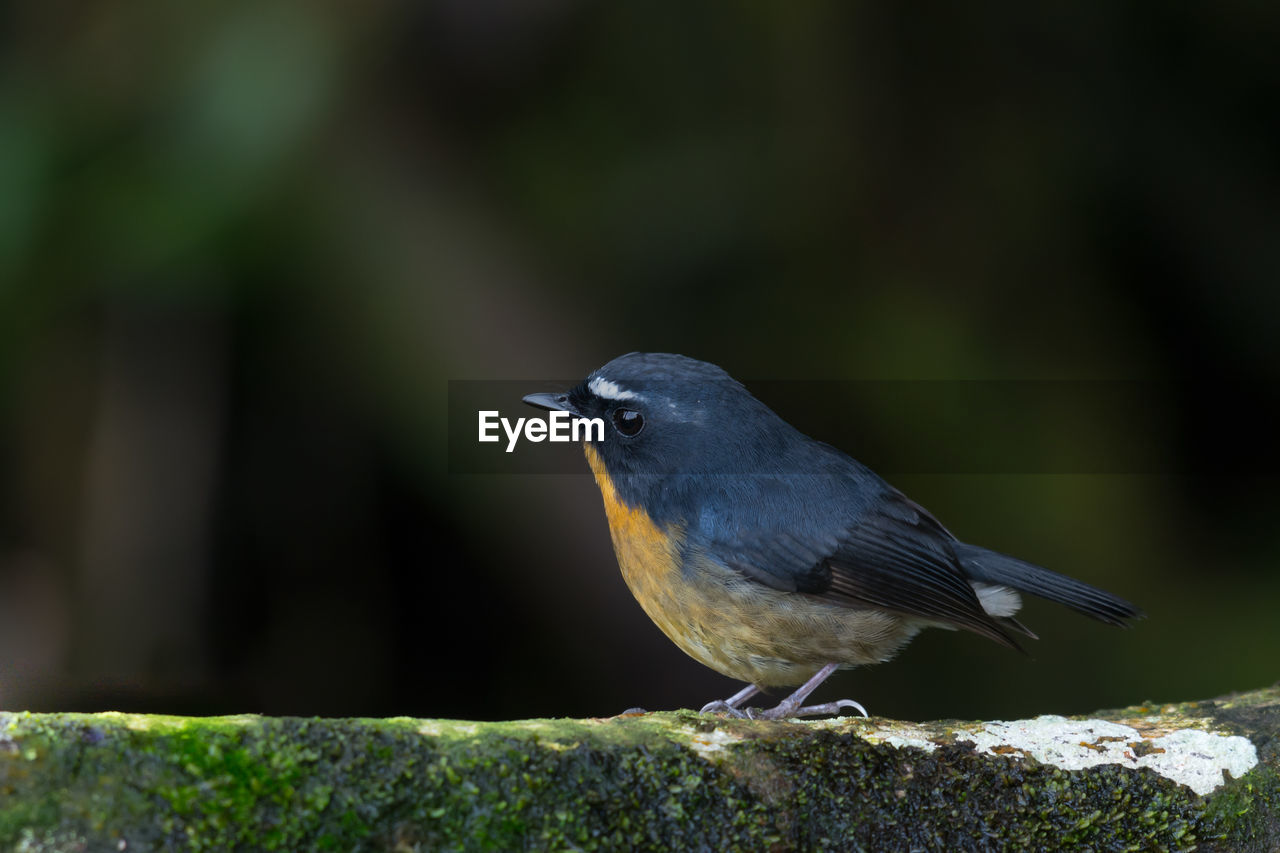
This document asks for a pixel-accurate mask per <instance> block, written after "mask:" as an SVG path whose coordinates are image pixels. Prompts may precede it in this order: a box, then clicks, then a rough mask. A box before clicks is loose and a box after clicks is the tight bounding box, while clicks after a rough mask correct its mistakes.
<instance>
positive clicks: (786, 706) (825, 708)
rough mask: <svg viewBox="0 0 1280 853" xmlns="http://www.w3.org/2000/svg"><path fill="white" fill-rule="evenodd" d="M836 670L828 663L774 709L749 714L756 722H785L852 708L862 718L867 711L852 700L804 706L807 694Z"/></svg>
mask: <svg viewBox="0 0 1280 853" xmlns="http://www.w3.org/2000/svg"><path fill="white" fill-rule="evenodd" d="M836 669H838V665H837V664H834V663H829V664H827V665H826V666H824V667H823V668H822V669H820V670H818V671H817V673H815V674H814V676H813V678H810V679H809V680H808V681H806V682H805V683H804V684H801V685H800V686H799V687H797V688H796V691H795V692H794V693H792V694H791V695H790V696H788V697H787V698H786V699H783V700H782V701H781V702H779V703H778V704H777V706H776V707H773V708H770V709H768V710H767V711H760V712H758V713H751V712H748V713H750V715H751V716H752V717H753V718H755V719H757V720H785V719H787V718H788V717H816V716H818V715H820V714H839V713H840V711H841V710H842V709H844V708H853V709H855V710H857V711H859V712H860V713H861V714H862V716H864V717H865V716H867V709H866V708H864V707H862V706H861V705H860V704H858V703H857V702H855V701H853V700H852V699H839V700H837V701H835V702H826V703H824V704H822V705H807V706H806V705H805V704H804V700H805V699H808V698H809V694H810V693H812V692H813V691H815V690H817V689H818V685H819V684H821V683H822V682H824V681H826V680H827V678H828V676H830V675H831V673H833V672H835V671H836Z"/></svg>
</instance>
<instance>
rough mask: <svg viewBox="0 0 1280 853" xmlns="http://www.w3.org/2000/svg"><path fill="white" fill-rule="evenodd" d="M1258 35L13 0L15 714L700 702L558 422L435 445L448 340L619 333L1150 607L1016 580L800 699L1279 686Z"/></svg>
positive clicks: (461, 0)
mask: <svg viewBox="0 0 1280 853" xmlns="http://www.w3.org/2000/svg"><path fill="white" fill-rule="evenodd" d="M1278 37H1280V6H1277V5H1275V4H1266V3H1226V4H1217V5H1203V4H1200V5H1194V4H1182V3H1168V4H1149V3H1127V2H1119V3H1108V4H1092V5H1088V6H1085V7H1079V6H1076V5H1073V4H1066V5H1058V6H1051V7H1045V6H1040V5H1034V4H1033V5H1023V4H1003V5H1002V4H997V5H994V6H981V7H977V6H972V5H950V6H949V5H946V4H926V5H925V6H910V7H907V6H903V7H898V6H891V5H883V4H854V3H839V2H825V3H804V4H742V5H724V6H699V5H687V4H686V5H680V6H677V5H675V4H610V3H598V4H597V3H582V2H573V0H539V2H511V0H450V2H436V3H426V4H418V3H402V2H395V0H379V2H372V3H338V2H323V1H322V2H316V3H306V4H304V3H301V2H298V3H292V4H291V3H282V2H266V3H258V4H238V3H230V4H225V3H224V4H218V3H199V4H179V5H175V4H168V3H158V2H151V1H150V0H143V2H121V0H104V2H97V3H66V2H36V0H17V2H13V3H9V4H7V5H6V6H5V7H4V9H3V11H0V707H4V708H7V709H32V710H74V709H88V710H100V709H120V710H139V711H159V712H174V713H226V712H243V711H258V712H264V713H272V714H307V715H310V714H324V715H387V714H412V715H419V716H458V717H469V718H480V719H496V718H506V717H524V716H555V715H575V716H581V715H606V714H612V713H616V712H618V711H621V710H622V709H624V708H626V707H629V706H632V705H637V704H639V705H644V706H646V707H649V708H670V707H677V706H684V707H688V706H693V707H697V706H700V705H701V704H702V703H704V702H706V701H707V700H709V699H712V698H716V697H721V696H726V695H728V694H729V693H731V692H733V691H734V690H736V689H737V686H738V685H736V684H734V683H732V682H730V681H728V680H727V679H724V678H721V677H720V676H718V675H716V674H714V673H712V672H710V671H709V670H706V669H703V668H702V667H701V666H699V665H698V664H696V663H694V662H693V661H692V660H689V659H687V658H685V657H684V655H683V654H682V653H681V652H680V651H679V650H677V649H676V648H675V647H674V646H673V645H671V644H670V643H669V642H668V641H667V640H666V639H665V638H664V637H662V635H661V634H660V633H659V632H658V630H657V629H656V628H655V627H654V626H653V625H652V624H651V623H650V622H649V621H648V619H647V618H646V617H645V616H644V614H643V613H642V612H641V611H640V609H639V607H638V606H637V605H636V604H635V603H634V601H633V600H632V599H631V597H630V594H629V593H628V592H627V590H626V589H625V587H624V585H623V583H622V580H621V578H620V576H619V574H618V570H617V566H616V563H615V561H614V557H613V554H612V550H611V546H610V543H609V538H608V533H607V530H606V527H605V522H604V517H603V512H602V510H601V507H600V499H599V495H598V493H597V491H596V488H595V485H594V484H593V483H592V481H591V479H590V477H589V476H588V475H587V473H586V466H585V463H583V462H581V460H580V459H579V457H580V453H579V451H578V450H577V449H576V448H573V447H570V446H563V445H560V446H556V447H546V446H543V447H542V448H541V449H540V451H539V452H554V453H560V454H564V459H565V460H567V461H565V462H564V463H563V465H564V468H563V470H565V471H571V472H576V473H566V474H559V475H557V474H544V475H533V474H527V473H520V472H519V471H518V470H517V469H516V468H515V467H513V469H512V471H511V472H508V473H487V474H481V473H467V472H466V470H465V466H461V467H462V468H463V469H464V470H459V467H460V466H456V465H454V466H451V464H450V460H451V450H450V443H449V439H448V435H447V429H446V423H447V421H448V412H447V408H448V402H449V399H450V396H449V387H450V385H449V381H450V380H498V379H501V380H528V382H527V386H528V387H527V388H526V390H527V391H537V390H549V389H546V388H545V387H544V386H545V383H546V382H547V381H550V380H559V381H566V382H567V381H571V380H574V379H578V378H580V377H582V376H583V375H585V374H586V373H587V372H588V371H589V370H591V369H592V368H594V367H596V366H598V365H600V364H602V363H604V362H605V361H607V360H608V359H610V358H612V357H614V356H616V355H618V354H621V353H623V352H627V351H630V350H637V349H639V350H668V351H675V352H683V353H686V354H688V355H692V356H696V357H700V358H704V359H708V360H711V361H714V362H716V363H718V364H721V365H722V366H724V367H725V368H727V369H728V370H729V371H730V372H731V373H733V374H734V375H735V376H737V377H738V378H740V379H743V380H746V381H748V382H749V383H751V382H752V381H753V380H756V381H759V382H762V383H764V385H763V386H762V388H763V389H765V390H762V391H761V394H762V396H764V397H765V399H766V401H767V402H770V403H771V404H772V405H774V406H775V407H776V408H777V409H778V410H779V411H780V412H781V413H782V414H783V416H784V417H786V418H787V419H789V420H791V421H792V422H793V423H795V424H796V425H797V426H799V427H801V428H802V429H805V430H806V431H809V432H811V433H813V434H814V435H815V436H817V437H819V438H822V439H824V440H827V441H829V442H831V443H834V444H836V445H838V446H840V447H842V448H844V449H846V450H848V451H850V452H851V453H853V454H854V455H856V456H862V457H863V458H865V459H866V461H868V462H869V463H872V464H876V465H880V466H883V467H881V473H882V474H884V475H885V476H886V477H887V478H888V479H890V480H891V481H892V482H893V483H895V484H896V485H898V486H899V487H901V488H902V489H904V490H905V491H907V492H908V494H910V495H912V496H913V497H914V498H916V499H917V500H919V501H920V502H921V503H923V504H924V505H926V506H928V507H929V508H930V509H932V510H933V511H934V512H935V513H936V514H937V515H938V516H939V517H940V518H941V519H942V520H943V522H944V523H946V524H947V525H948V526H949V527H951V529H952V530H954V531H955V532H956V533H957V534H959V535H960V536H962V537H963V538H965V539H968V540H970V541H974V542H978V543H981V544H984V545H987V546H990V547H994V548H997V549H1000V550H1004V551H1009V552H1012V553H1015V554H1018V555H1020V556H1022V557H1025V558H1027V559H1031V560H1035V561H1037V562H1041V563H1044V564H1046V565H1049V566H1051V567H1054V568H1057V569H1060V570H1062V571H1066V572H1068V573H1070V574H1073V575H1075V576H1077V577H1080V578H1082V579H1085V580H1088V581H1091V582H1094V583H1097V584H1100V585H1103V586H1106V587H1108V588H1109V589H1112V590H1114V591H1116V592H1118V593H1120V594H1122V595H1125V596H1128V597H1130V598H1132V599H1134V600H1135V601H1137V602H1139V603H1140V604H1142V605H1143V606H1144V607H1145V608H1146V609H1147V610H1148V612H1149V614H1150V618H1149V619H1147V620H1146V621H1145V622H1143V623H1141V624H1140V625H1139V626H1138V627H1137V629H1136V630H1133V631H1127V632H1121V631H1115V630H1110V629H1107V628H1105V627H1102V626H1098V625H1095V624H1093V623H1090V622H1088V621H1087V620H1084V619H1081V618H1079V617H1076V616H1074V615H1073V614H1070V613H1068V612H1065V611H1062V610H1060V609H1058V608H1055V607H1053V606H1050V605H1047V604H1038V603H1035V602H1032V603H1030V604H1029V606H1028V609H1027V610H1026V611H1024V616H1025V620H1024V621H1026V622H1027V624H1029V625H1031V626H1032V627H1033V628H1035V629H1036V631H1037V632H1038V633H1039V634H1040V635H1041V637H1042V638H1043V639H1042V640H1041V641H1040V642H1038V643H1035V644H1034V645H1033V647H1032V649H1031V652H1032V656H1031V657H1023V656H1019V655H1016V654H1012V653H1010V652H1008V651H1006V650H1004V649H1001V648H999V647H997V646H995V645H994V644H992V643H989V642H987V641H984V640H982V639H981V638H978V637H975V636H972V635H968V634H955V633H948V632H941V631H933V632H928V633H926V634H924V635H922V636H921V637H920V638H919V639H917V640H916V642H915V643H914V644H913V645H912V646H911V647H910V648H909V649H908V650H907V651H906V652H905V653H904V654H902V655H901V657H900V658H899V659H898V660H897V661H896V662H894V663H892V664H890V665H887V666H883V667H875V668H870V669H867V670H863V671H858V672H855V673H852V674H847V675H843V676H841V677H839V678H838V679H836V680H835V681H833V683H832V685H831V686H829V687H826V688H824V690H823V693H822V694H820V695H823V696H829V697H830V698H835V697H836V696H837V695H847V696H850V697H853V698H857V699H859V700H861V701H862V702H863V703H864V704H866V705H867V706H868V707H869V708H870V709H872V711H874V712H876V713H880V714H886V715H898V716H903V717H907V718H915V719H924V718H930V717H935V716H954V717H1005V718H1009V717H1014V716H1020V715H1028V714H1035V713H1045V712H1054V713H1071V712H1086V711H1089V710H1092V709H1094V708H1098V707H1105V706H1114V705H1120V704H1128V703H1132V702H1139V701H1142V700H1148V699H1149V700H1155V701H1162V700H1178V699H1188V698H1201V697H1207V696H1210V695H1215V694H1219V693H1222V692H1226V691H1230V690H1233V689H1244V688H1251V687H1257V686H1260V685H1263V684H1268V683H1271V682H1272V681H1274V680H1275V679H1276V678H1277V668H1276V665H1275V661H1276V660H1277V659H1278V658H1280V636H1278V632H1277V624H1278V622H1280V620H1277V618H1276V611H1277V607H1278V606H1280V574H1278V573H1277V567H1278V566H1280V532H1278V531H1277V529H1276V527H1277V524H1276V519H1277V511H1278V510H1280V499H1278V498H1277V487H1278V486H1280V482H1278V478H1277V476H1276V475H1277V465H1276V450H1275V448H1274V447H1273V444H1274V442H1275V440H1276V433H1275V430H1274V426H1275V421H1274V419H1273V418H1272V411H1273V407H1274V405H1275V404H1276V402H1277V385H1276V380H1277V377H1278V375H1280V322H1278V321H1277V310H1278V309H1280V286H1278V285H1280V206H1278V200H1280V169H1278V158H1277V152H1278V151H1280V103H1277V101H1278V100H1280V98H1278V97H1277V93H1280V63H1277V62H1276V61H1275V57H1276V55H1277V50H1278V48H1280V38H1278ZM801 379H803V380H814V379H821V380H887V381H890V382H888V383H887V384H881V383H879V382H877V383H871V384H865V385H864V384H863V383H859V382H851V383H843V384H842V383H819V384H818V385H815V386H812V387H818V388H827V389H830V388H848V389H849V392H850V396H852V397H854V399H829V398H830V397H833V396H841V395H832V394H812V395H807V394H806V393H805V392H804V388H805V387H810V386H805V385H803V384H802V383H787V382H785V381H784V380H801ZM923 379H928V380H938V381H937V382H934V383H931V384H930V385H928V386H919V385H916V384H914V380H923ZM950 380H1036V383H1034V388H1036V389H1038V390H1037V391H1036V393H1035V394H1034V395H1032V396H1031V397H1027V396H1026V395H1020V392H1019V391H1018V389H1020V388H1025V387H1027V386H1025V385H1022V384H1019V383H1016V382H1014V383H1008V382H995V383H992V384H990V385H982V386H980V387H982V388H988V389H990V390H989V392H987V396H988V397H990V398H991V399H992V401H993V402H992V407H993V408H991V409H988V408H987V407H985V406H984V407H975V406H972V405H966V404H965V402H964V401H966V400H971V399H972V397H971V396H970V395H966V394H953V393H949V392H948V390H947V389H949V388H951V389H954V388H959V387H961V385H963V384H964V383H953V382H950ZM1049 380H1054V381H1056V380H1071V381H1070V382H1066V383H1064V384H1063V386H1062V387H1064V388H1068V389H1075V390H1069V392H1067V393H1064V394H1063V395H1062V396H1060V397H1059V396H1055V392H1054V391H1053V390H1052V389H1053V388H1054V387H1056V386H1054V385H1053V384H1052V383H1051V382H1049ZM1111 380H1139V381H1138V382H1128V383H1125V382H1121V383H1120V384H1118V385H1114V386H1107V387H1111V388H1113V389H1114V388H1120V389H1122V392H1123V389H1126V388H1132V389H1138V390H1137V391H1135V396H1134V398H1133V399H1129V398H1128V397H1127V395H1126V393H1120V394H1119V397H1120V403H1119V404H1117V403H1116V399H1115V398H1116V396H1117V395H1116V394H1115V393H1112V392H1107V393H1102V394H1098V393H1094V391H1093V390H1090V389H1095V390H1096V388H1099V387H1103V384H1102V383H1105V382H1109V381H1111ZM894 383H897V384H894ZM518 384H519V383H518ZM922 387H927V388H933V389H939V390H938V394H937V400H936V405H935V403H934V401H933V396H932V394H920V393H918V392H914V393H909V394H908V395H907V397H908V398H909V399H910V402H911V405H910V406H909V407H907V408H906V409H903V408H902V407H900V406H897V405H895V403H894V401H895V399H898V398H897V397H895V394H894V393H869V394H868V395H866V396H863V395H860V394H859V393H858V389H859V388H866V389H879V390H880V391H884V389H886V388H889V389H893V388H898V389H899V390H901V389H904V388H905V389H911V388H915V389H919V388H922ZM1081 388H1084V389H1085V390H1084V391H1083V392H1082V391H1080V390H1079V389H1081ZM768 389H772V391H768V393H766V391H767V390H768ZM1010 389H1012V390H1010ZM859 398H860V399H859ZM1028 399H1032V400H1041V401H1044V402H1043V405H1030V406H1029V405H1028V404H1027V403H1026V401H1027V400H1028ZM1125 400H1128V404H1125ZM1134 400H1136V401H1137V403H1136V404H1135V403H1134ZM1098 401H1102V402H1098ZM1108 401H1109V402H1108ZM504 409H506V411H504V414H509V415H511V416H517V415H523V414H527V412H523V411H521V410H520V409H521V407H520V405H519V403H518V398H516V397H513V399H511V400H510V401H509V402H508V403H506V404H505V405H504ZM1010 419H1011V420H1010ZM1011 422H1012V423H1015V424H1016V427H1017V428H1016V429H1010V428H1008V425H1009V423H1011ZM996 425H999V426H1001V428H1000V429H993V427H994V426H996ZM1063 442H1067V443H1069V444H1070V447H1071V448H1072V450H1071V453H1069V454H1067V455H1066V456H1063V455H1062V454H1061V453H1059V452H1057V450H1055V448H1059V447H1060V446H1061V445H1062V444H1063ZM975 454H976V455H975ZM1006 454H1007V455H1006ZM1135 455H1136V456H1137V457H1139V458H1140V460H1139V461H1137V462H1135V461H1134V459H1133V457H1134V456H1135ZM952 458H959V459H964V460H972V459H975V458H977V459H984V460H988V461H989V463H990V465H989V467H983V465H976V466H975V465H972V464H969V465H966V464H951V463H950V462H949V460H951V459H952ZM1006 458H1007V459H1013V460H1017V461H1016V462H1015V463H1012V464H1002V463H1001V460H1003V459H1006ZM1064 460H1065V461H1064ZM984 464H985V463H984Z"/></svg>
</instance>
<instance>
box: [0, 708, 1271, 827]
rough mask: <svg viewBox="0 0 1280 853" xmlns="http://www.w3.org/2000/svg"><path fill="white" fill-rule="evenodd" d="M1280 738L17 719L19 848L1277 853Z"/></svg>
mask: <svg viewBox="0 0 1280 853" xmlns="http://www.w3.org/2000/svg"><path fill="white" fill-rule="evenodd" d="M1277 732H1280V689H1278V688H1271V689H1267V690H1260V691H1255V692H1252V693H1245V694H1239V695H1235V696H1229V697H1224V698H1221V699H1216V700H1212V701H1205V702H1194V703H1186V704H1180V705H1165V706H1159V707H1133V708H1126V709H1123V710H1118V711H1108V712H1103V713H1100V714H1097V715H1094V716H1093V717H1077V718H1070V719H1067V718H1061V717H1042V718H1037V719H1036V720H1030V721H1020V722H1018V723H1013V724H1001V723H964V722H954V721H944V722H936V723H926V724H914V723H898V722H894V721H891V720H883V719H876V718H872V719H870V720H864V719H861V718H857V719H852V718H845V719H841V720H828V721H820V722H753V721H739V720H725V719H721V718H718V717H713V716H706V715H698V714H694V713H691V712H683V711H682V712H674V713H660V714H647V715H643V716H628V717H618V718H613V719H605V720H524V721H517V722H501V723H471V722H459V721H450V720H415V719H405V718H396V719H386V720H364V719H352V720H339V719H298V718H270V717H255V716H241V717H210V718H178V717H158V716H135V715H126V714H112V713H107V714H24V713H4V714H0V846H2V847H3V848H4V849H24V850H46V849H47V850H91V851H96V850H152V849H162V850H163V849H174V850H187V849H194V850H209V849H219V850H220V849H234V848H242V849H282V850H297V849H332V850H351V849H365V850H380V849H388V850H401V851H407V850H434V849H440V848H465V849H496V850H514V849H527V848H534V849H541V848H551V849H582V850H589V849H609V850H613V849H620V848H621V849H626V848H629V847H652V846H661V847H676V848H704V849H713V850H722V849H734V848H740V849H744V850H758V849H762V848H772V849H793V848H794V849H804V850H811V849H819V848H822V847H831V848H834V849H868V850H906V849H913V848H914V849H947V850H966V849H981V850H988V849H993V850H999V849H1009V850H1026V849H1037V848H1045V849H1070V848H1072V847H1076V848H1080V849H1092V850H1125V849H1150V850H1190V849H1209V850H1213V849H1218V850H1274V849H1277V847H1280V737H1277ZM1091 761H1093V762H1102V763H1096V764H1095V765H1094V766H1089V767H1084V768H1082V769H1072V768H1073V767H1076V766H1079V765H1081V764H1086V763H1089V762H1091ZM1224 768H1226V771H1227V772H1224ZM1197 791H1199V793H1197Z"/></svg>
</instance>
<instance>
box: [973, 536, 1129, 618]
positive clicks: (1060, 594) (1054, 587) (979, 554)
mask: <svg viewBox="0 0 1280 853" xmlns="http://www.w3.org/2000/svg"><path fill="white" fill-rule="evenodd" d="M956 556H957V557H959V558H960V565H961V566H963V567H964V571H965V574H967V575H968V576H969V577H970V578H971V579H972V580H975V581H982V582H984V583H991V584H1002V585H1004V586H1010V587H1013V588H1014V589H1017V590H1021V591H1022V592H1029V593H1031V594H1032V595H1036V596H1039V597H1040V598H1044V599H1047V600H1049V601H1056V602H1057V603H1058V604H1065V605H1066V606H1067V607H1070V608H1071V609H1072V610H1076V611H1078V612H1080V613H1083V614H1084V615H1085V616H1092V617H1093V618H1094V619H1097V620H1099V621H1100V622H1106V623H1107V624H1108V625H1119V626H1120V627H1127V626H1128V624H1129V623H1128V620H1130V619H1138V618H1140V617H1141V616H1142V615H1143V614H1142V611H1141V610H1140V609H1138V608H1137V607H1135V606H1134V605H1132V604H1130V603H1129V602H1127V601H1125V600H1124V599H1123V598H1120V597H1119V596H1116V595H1112V594H1111V593H1109V592H1106V591H1105V590H1101V589H1098V588H1097V587H1096V586H1090V585H1089V584H1087V583H1083V582H1081V581H1078V580H1075V579H1074V578H1069V577H1067V576H1066V575H1060V574H1058V573H1057V572H1051V571H1049V570H1048V569H1045V568H1042V567H1040V566H1037V565H1035V564H1033V563H1027V562H1024V561H1022V560H1019V559H1016V558H1014V557H1010V556H1007V555H1005V554H1001V553H998V552H996V551H988V550H987V549H986V548H980V547H978V546H977V545H968V544H965V543H961V542H957V543H956Z"/></svg>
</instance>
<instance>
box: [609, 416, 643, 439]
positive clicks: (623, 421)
mask: <svg viewBox="0 0 1280 853" xmlns="http://www.w3.org/2000/svg"><path fill="white" fill-rule="evenodd" d="M613 427H614V429H616V430H617V431H618V432H619V433H621V434H622V435H625V436H626V437H627V438H631V437H632V436H635V435H639V434H640V430H642V429H644V415H642V414H640V413H639V412H637V411H636V410H635V409H614V410H613Z"/></svg>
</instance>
